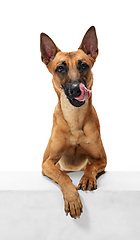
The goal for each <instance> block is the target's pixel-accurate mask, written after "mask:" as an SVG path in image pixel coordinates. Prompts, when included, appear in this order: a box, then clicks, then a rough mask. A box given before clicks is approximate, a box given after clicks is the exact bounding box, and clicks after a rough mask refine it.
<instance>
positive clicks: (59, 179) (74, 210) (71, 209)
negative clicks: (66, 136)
mask: <svg viewBox="0 0 140 240" xmlns="http://www.w3.org/2000/svg"><path fill="white" fill-rule="evenodd" d="M61 143H62V142H61ZM56 145H57V143H56V142H55V146H56ZM57 146H58V145H57ZM48 148H49V149H50V146H49V147H48ZM51 148H52V149H54V148H53V147H52V146H51ZM47 152H48V150H47ZM47 155H48V153H47V154H46V156H47ZM59 159H60V152H59V153H57V154H55V151H53V152H51V154H50V156H48V158H47V159H46V160H44V161H43V164H42V172H43V175H46V176H47V177H49V178H50V179H52V180H53V181H54V182H56V183H58V184H59V185H60V187H61V191H62V193H63V198H64V203H65V212H66V215H68V213H70V215H71V217H72V218H75V219H76V217H78V218H79V217H80V215H81V213H82V203H81V200H80V197H79V194H78V191H77V190H76V187H75V186H74V185H73V183H72V180H71V179H70V177H69V176H68V175H67V174H66V173H64V172H62V171H61V170H60V169H59V168H58V167H56V166H55V164H56V163H57V162H58V161H59Z"/></svg>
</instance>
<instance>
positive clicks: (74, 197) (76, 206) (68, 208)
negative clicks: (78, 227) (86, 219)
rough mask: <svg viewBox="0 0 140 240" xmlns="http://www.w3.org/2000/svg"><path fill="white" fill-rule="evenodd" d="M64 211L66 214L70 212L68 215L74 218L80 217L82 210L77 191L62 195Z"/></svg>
mask: <svg viewBox="0 0 140 240" xmlns="http://www.w3.org/2000/svg"><path fill="white" fill-rule="evenodd" d="M64 201H65V212H66V216H68V213H70V216H71V217H72V218H74V219H76V218H77V217H78V218H80V215H81V213H82V212H83V211H82V208H83V206H82V203H81V200H80V197H79V194H78V192H77V191H75V192H71V193H68V194H67V195H65V196H64Z"/></svg>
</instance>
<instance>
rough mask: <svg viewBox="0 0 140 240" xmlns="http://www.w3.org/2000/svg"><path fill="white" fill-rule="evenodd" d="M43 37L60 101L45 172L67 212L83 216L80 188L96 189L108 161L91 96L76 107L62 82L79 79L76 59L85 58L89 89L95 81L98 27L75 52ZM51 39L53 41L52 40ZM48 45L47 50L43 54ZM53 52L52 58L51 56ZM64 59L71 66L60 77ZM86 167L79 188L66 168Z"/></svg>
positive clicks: (70, 169) (47, 64) (89, 32)
mask: <svg viewBox="0 0 140 240" xmlns="http://www.w3.org/2000/svg"><path fill="white" fill-rule="evenodd" d="M91 35H92V36H91ZM41 37H42V38H43V37H44V39H45V40H41V53H42V60H43V62H44V63H45V64H46V66H47V68H48V70H49V71H50V72H51V73H52V75H53V80H52V81H53V86H54V89H55V91H56V93H57V95H58V104H57V106H56V108H55V111H54V116H53V128H52V133H51V137H50V140H49V143H48V146H47V148H46V150H45V153H44V157H43V163H42V173H43V175H46V176H48V177H49V178H51V179H52V180H53V181H55V182H57V183H58V184H59V185H60V187H61V190H62V192H63V197H64V201H65V211H66V214H68V213H70V215H71V217H73V218H76V217H80V214H81V212H82V203H81V200H80V197H79V194H78V191H77V189H82V190H93V189H96V187H97V183H96V176H97V174H98V173H99V172H102V171H103V170H104V169H105V167H106V163H107V160H106V154H105V151H104V148H103V144H102V141H101V136H100V126H99V121H98V117H97V114H96V111H95V109H94V107H93V106H92V97H90V98H89V99H88V100H86V101H85V104H84V105H82V106H81V107H79V108H77V107H74V106H73V105H72V104H71V103H70V102H69V100H68V99H67V97H66V95H65V93H64V90H63V89H62V87H61V83H63V82H65V83H67V81H72V80H75V79H80V74H79V71H78V70H77V62H78V60H81V59H82V60H84V61H85V62H86V63H87V64H88V65H89V67H90V68H89V71H88V73H87V75H86V81H87V88H88V89H91V87H92V84H93V74H92V72H91V68H92V66H93V64H94V62H95V59H96V57H97V54H98V48H97V38H96V32H95V28H94V27H91V28H90V29H89V30H88V32H87V33H86V35H85V37H84V39H83V41H82V43H81V45H80V48H79V49H78V50H77V51H76V52H72V53H63V52H61V51H60V50H59V49H58V48H57V47H56V45H55V44H54V42H53V41H52V40H50V38H49V37H48V36H47V35H46V37H45V35H42V36H41ZM93 37H94V38H95V39H93ZM89 39H90V40H89ZM91 39H93V40H94V45H95V47H94V49H93V50H94V51H92V50H91V52H90V54H88V52H87V49H86V47H85V46H87V48H88V45H87V41H88V42H89V44H90V42H91ZM43 41H44V42H43ZM45 41H46V42H45ZM50 41H52V42H51V43H50ZM43 44H44V45H43ZM45 44H46V45H45ZM47 44H48V45H49V46H50V48H51V50H49V51H50V52H51V51H52V52H51V54H50V52H49V51H48V49H47V47H46V46H48V45H47ZM44 46H45V47H44ZM45 48H46V53H44V52H45V50H44V49H45ZM89 49H92V48H89ZM45 54H46V55H45ZM47 54H48V55H47ZM50 55H51V59H49V57H50ZM62 61H65V62H66V64H67V66H68V68H69V71H68V74H67V76H66V77H65V78H64V79H61V77H60V76H59V75H58V74H57V73H56V71H55V70H56V68H57V66H58V64H59V63H61V62H62ZM83 169H85V171H84V175H83V177H82V179H81V180H80V183H79V185H78V188H77V189H76V187H75V186H74V185H73V184H72V181H71V179H70V178H69V176H68V175H67V174H66V173H65V172H63V171H79V170H83Z"/></svg>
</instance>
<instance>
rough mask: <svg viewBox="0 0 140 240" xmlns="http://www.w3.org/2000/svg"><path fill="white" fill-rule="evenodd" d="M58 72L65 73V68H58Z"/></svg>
mask: <svg viewBox="0 0 140 240" xmlns="http://www.w3.org/2000/svg"><path fill="white" fill-rule="evenodd" d="M56 71H57V72H59V73H61V72H64V71H65V69H64V67H63V66H58V67H57V69H56Z"/></svg>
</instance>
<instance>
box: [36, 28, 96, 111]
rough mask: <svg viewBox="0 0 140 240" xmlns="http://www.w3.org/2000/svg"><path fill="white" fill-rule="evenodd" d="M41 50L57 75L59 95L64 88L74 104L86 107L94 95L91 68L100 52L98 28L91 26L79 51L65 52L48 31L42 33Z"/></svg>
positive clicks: (55, 76) (47, 63)
mask: <svg viewBox="0 0 140 240" xmlns="http://www.w3.org/2000/svg"><path fill="white" fill-rule="evenodd" d="M40 49H41V58H42V61H43V62H44V63H45V65H46V66H47V68H48V70H49V71H50V73H52V75H53V85H54V88H55V91H56V93H57V95H58V97H60V95H61V93H62V91H64V92H65V94H66V96H67V98H68V100H69V102H70V103H71V104H72V105H73V106H75V107H80V106H82V105H83V104H84V103H85V100H87V99H88V98H89V97H90V95H91V87H92V84H93V76H92V72H91V68H92V66H93V64H94V62H95V60H96V57H97V55H98V40H97V36H96V30H95V27H93V26H92V27H90V28H89V30H88V31H87V32H86V34H85V36H84V38H83V40H82V43H81V45H80V47H79V49H78V50H77V51H75V52H69V53H64V52H61V51H60V49H59V48H58V47H57V46H56V45H55V43H54V42H53V41H52V39H51V38H50V37H49V36H48V35H46V34H45V33H41V35H40Z"/></svg>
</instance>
